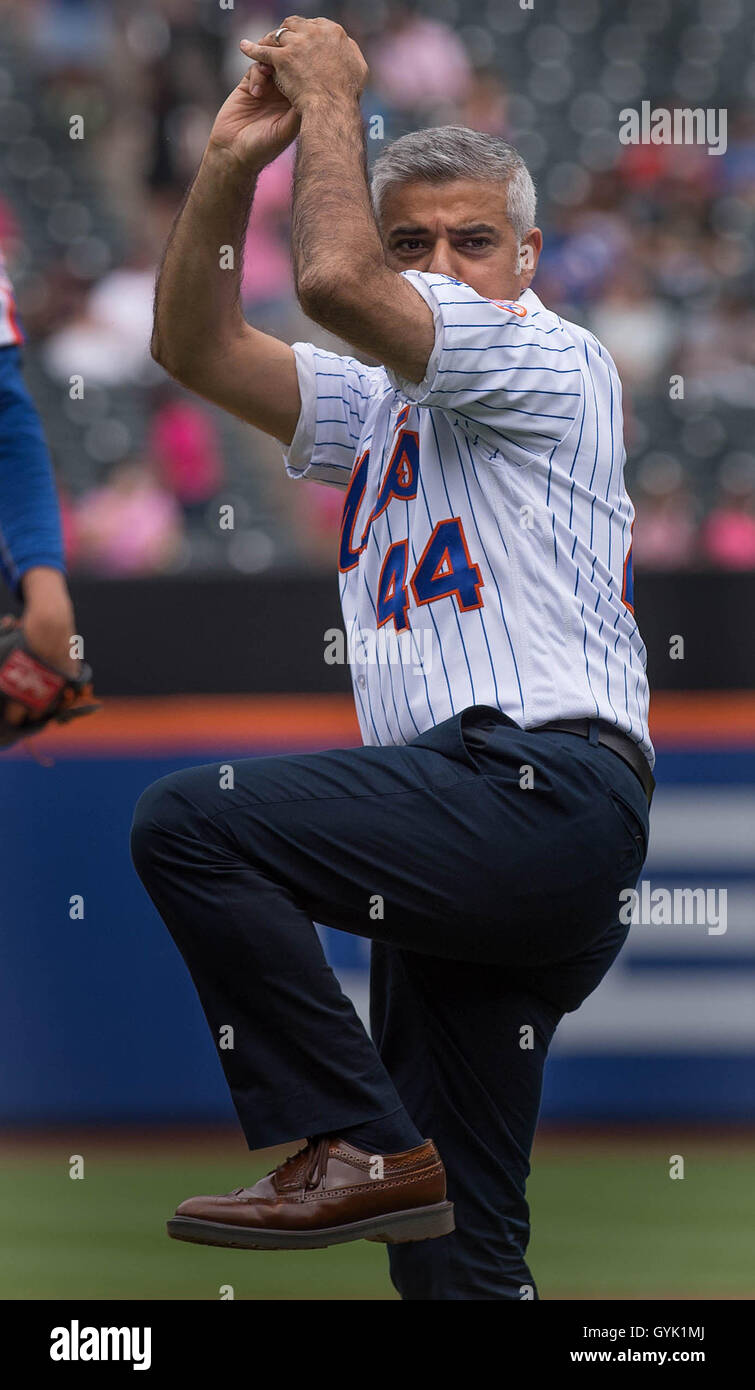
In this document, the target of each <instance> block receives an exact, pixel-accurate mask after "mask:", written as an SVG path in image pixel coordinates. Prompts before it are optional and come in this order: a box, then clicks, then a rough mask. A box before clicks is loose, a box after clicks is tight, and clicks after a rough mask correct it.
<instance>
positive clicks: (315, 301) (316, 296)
mask: <svg viewBox="0 0 755 1390" xmlns="http://www.w3.org/2000/svg"><path fill="white" fill-rule="evenodd" d="M296 297H297V299H298V301H299V304H300V306H301V308H302V310H303V312H304V313H305V314H306V315H307V318H309V319H312V320H313V322H314V323H318V324H320V326H321V327H322V328H327V329H329V330H330V331H331V332H333V333H338V332H339V331H342V330H343V328H344V327H345V326H346V325H348V324H349V323H350V321H351V319H352V317H353V314H354V310H355V306H356V305H357V304H358V303H359V291H358V288H357V286H356V285H353V284H352V282H351V279H350V277H348V276H341V275H338V276H336V275H323V274H311V273H310V274H304V275H302V276H301V277H300V278H299V280H298V282H297V285H296Z"/></svg>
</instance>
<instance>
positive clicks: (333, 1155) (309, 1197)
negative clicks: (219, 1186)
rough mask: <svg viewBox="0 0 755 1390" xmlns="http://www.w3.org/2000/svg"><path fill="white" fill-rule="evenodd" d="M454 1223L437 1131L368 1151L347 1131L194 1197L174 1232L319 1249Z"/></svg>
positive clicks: (253, 1245) (172, 1225) (204, 1240)
mask: <svg viewBox="0 0 755 1390" xmlns="http://www.w3.org/2000/svg"><path fill="white" fill-rule="evenodd" d="M453 1230H454V1209H453V1203H452V1202H448V1201H446V1174H445V1170H444V1168H443V1164H442V1163H441V1160H440V1155H439V1153H438V1150H437V1149H436V1147H435V1145H434V1143H433V1141H432V1139H426V1140H425V1142H424V1144H420V1145H419V1146H418V1147H417V1148H416V1149H407V1150H406V1152H405V1153H398V1154H369V1153H364V1152H363V1151H362V1150H361V1149H356V1148H354V1146H353V1144H348V1143H347V1142H346V1140H345V1139H337V1138H331V1139H328V1138H323V1139H318V1140H317V1141H316V1142H314V1143H313V1142H311V1141H310V1142H308V1143H307V1144H306V1145H305V1147H304V1148H303V1149H299V1150H298V1152H297V1153H295V1154H291V1155H290V1156H289V1157H288V1158H286V1159H284V1161H283V1162H282V1163H281V1164H279V1166H278V1167H277V1168H274V1169H272V1170H271V1171H270V1172H269V1173H268V1174H267V1176H266V1177H264V1178H261V1179H260V1181H259V1182H258V1183H255V1185H254V1187H238V1188H236V1190H235V1191H234V1192H227V1193H226V1194H225V1195H224V1196H215V1197H189V1198H188V1199H187V1200H186V1201H185V1202H182V1203H181V1205H180V1207H178V1209H177V1211H176V1214H175V1216H174V1217H173V1218H172V1219H171V1220H170V1221H169V1222H168V1235H169V1236H172V1237H173V1238H174V1240H189V1241H193V1242H195V1243H196V1244H198V1245H227V1246H238V1247H239V1248H241V1249H244V1250H319V1249H321V1248H322V1247H323V1246H326V1245H341V1244H343V1243H344V1242H346V1241H349V1240H381V1241H386V1242H388V1243H389V1244H394V1243H396V1244H397V1243H400V1242H402V1241H408V1240H429V1239H432V1238H433V1237H435V1236H445V1235H448V1234H449V1233H450V1232H451V1231H453Z"/></svg>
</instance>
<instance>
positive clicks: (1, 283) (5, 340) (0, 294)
mask: <svg viewBox="0 0 755 1390" xmlns="http://www.w3.org/2000/svg"><path fill="white" fill-rule="evenodd" d="M23 340H24V339H23V334H22V332H21V328H20V325H19V322H18V318H17V316H16V301H15V300H14V298H13V286H12V285H11V282H10V280H9V279H8V272H7V271H6V269H5V261H4V260H3V254H2V251H0V347H10V346H11V344H13V343H22V342H23Z"/></svg>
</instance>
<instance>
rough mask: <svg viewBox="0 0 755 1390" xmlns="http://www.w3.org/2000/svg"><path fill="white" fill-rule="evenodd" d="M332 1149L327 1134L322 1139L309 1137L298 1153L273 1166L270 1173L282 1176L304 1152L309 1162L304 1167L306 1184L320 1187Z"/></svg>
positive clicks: (309, 1186)
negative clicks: (275, 1166)
mask: <svg viewBox="0 0 755 1390" xmlns="http://www.w3.org/2000/svg"><path fill="white" fill-rule="evenodd" d="M329 1151H330V1136H329V1135H327V1134H325V1135H323V1136H322V1138H321V1139H308V1140H307V1142H306V1144H305V1145H304V1147H303V1148H301V1149H297V1150H296V1153H292V1154H289V1155H288V1158H284V1160H283V1162H282V1163H279V1164H278V1167H277V1168H271V1169H270V1173H273V1174H276V1173H280V1174H281V1176H283V1174H284V1173H285V1172H286V1170H287V1169H289V1167H290V1165H291V1164H293V1163H296V1161H297V1160H298V1159H300V1158H301V1157H302V1155H303V1154H306V1155H307V1162H306V1165H305V1168H304V1186H305V1187H306V1188H311V1187H319V1185H320V1183H321V1182H322V1180H323V1178H324V1177H325V1172H326V1169H327V1166H328V1156H329Z"/></svg>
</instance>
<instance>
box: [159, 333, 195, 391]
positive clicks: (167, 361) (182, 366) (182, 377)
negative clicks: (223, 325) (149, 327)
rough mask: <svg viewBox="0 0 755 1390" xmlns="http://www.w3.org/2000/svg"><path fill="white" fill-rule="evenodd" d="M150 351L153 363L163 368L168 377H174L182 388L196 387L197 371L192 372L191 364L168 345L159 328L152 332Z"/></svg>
mask: <svg viewBox="0 0 755 1390" xmlns="http://www.w3.org/2000/svg"><path fill="white" fill-rule="evenodd" d="M149 350H150V353H151V354H152V359H153V361H155V362H156V363H157V365H158V366H159V367H162V369H163V371H164V372H167V373H168V376H172V377H173V379H174V380H175V381H178V382H180V383H181V385H182V386H188V387H191V386H193V385H194V380H195V378H196V371H195V370H194V371H192V368H191V364H190V363H189V361H188V360H187V359H186V358H185V357H184V356H183V355H182V354H181V353H179V352H177V351H176V350H175V348H171V346H170V344H169V343H166V341H165V338H164V337H163V336H162V335H161V334H160V333H159V332H158V329H157V326H155V327H154V329H153V331H152V338H151V340H150V345H149Z"/></svg>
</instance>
